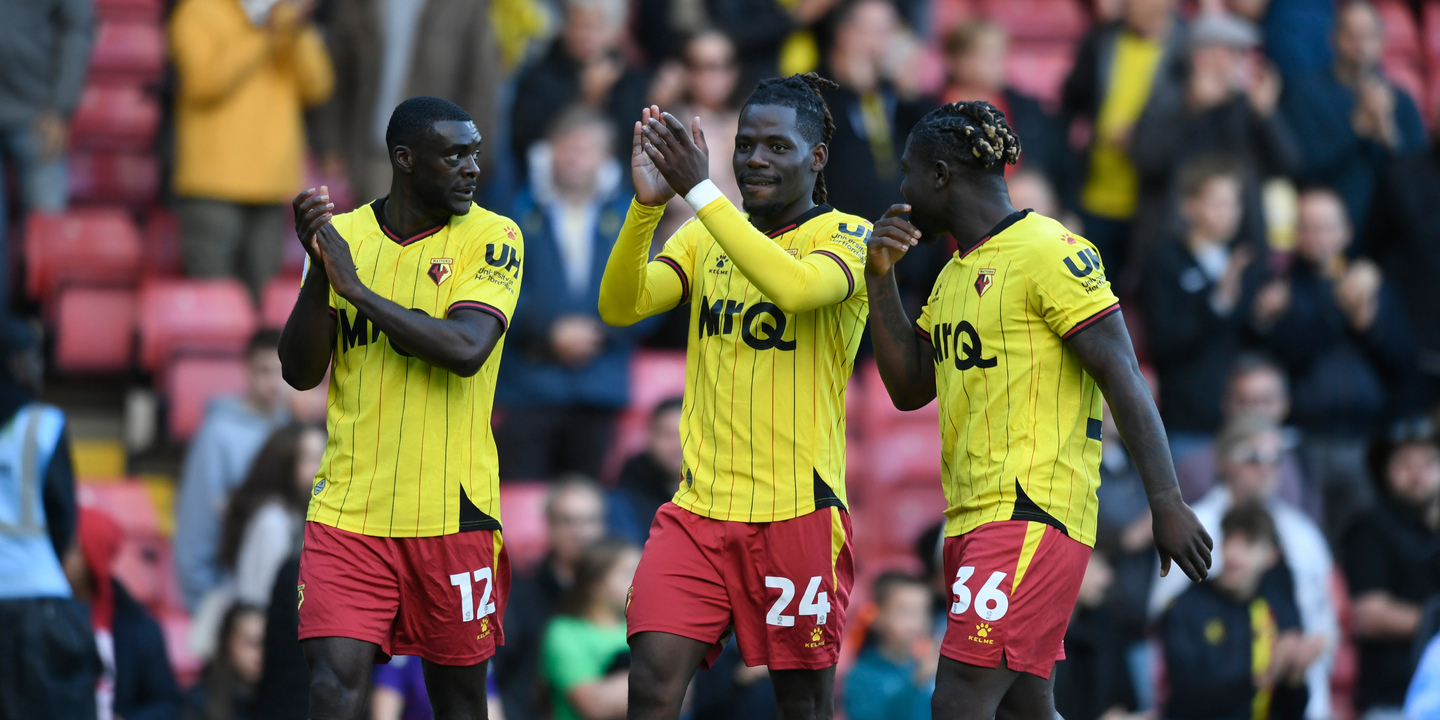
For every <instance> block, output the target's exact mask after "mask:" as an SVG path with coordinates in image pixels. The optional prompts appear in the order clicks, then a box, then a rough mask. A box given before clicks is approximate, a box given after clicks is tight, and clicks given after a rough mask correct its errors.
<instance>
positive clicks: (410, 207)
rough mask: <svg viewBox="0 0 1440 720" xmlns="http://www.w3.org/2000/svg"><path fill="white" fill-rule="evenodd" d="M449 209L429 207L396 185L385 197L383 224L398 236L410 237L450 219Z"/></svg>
mask: <svg viewBox="0 0 1440 720" xmlns="http://www.w3.org/2000/svg"><path fill="white" fill-rule="evenodd" d="M450 215H451V213H450V211H449V210H447V209H444V208H438V209H437V208H429V207H426V206H425V204H424V203H422V202H420V201H419V200H417V199H416V198H414V197H413V196H411V195H410V194H409V193H407V192H406V191H405V188H402V187H400V186H399V185H398V184H397V185H392V186H391V187H390V196H389V197H387V198H385V226H386V227H388V228H390V230H391V231H392V232H394V233H395V234H396V235H399V236H400V237H402V238H403V237H410V236H411V235H414V234H416V233H419V232H421V231H424V230H426V229H429V228H432V227H434V226H436V225H438V224H440V223H442V222H445V221H446V220H449V219H450Z"/></svg>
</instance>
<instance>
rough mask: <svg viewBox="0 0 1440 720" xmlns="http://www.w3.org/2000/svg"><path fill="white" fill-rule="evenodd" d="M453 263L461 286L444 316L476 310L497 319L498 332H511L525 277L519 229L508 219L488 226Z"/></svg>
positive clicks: (451, 297) (521, 239) (522, 239)
mask: <svg viewBox="0 0 1440 720" xmlns="http://www.w3.org/2000/svg"><path fill="white" fill-rule="evenodd" d="M456 264H457V267H456V268H455V275H456V277H455V280H458V281H459V282H460V284H459V285H458V286H456V288H455V289H454V290H452V291H451V293H450V306H449V307H448V308H447V309H446V311H445V314H446V316H449V314H450V313H453V312H455V311H456V310H479V311H480V312H483V313H486V314H488V315H492V316H494V317H495V319H496V320H499V321H500V330H501V332H504V331H506V330H508V329H510V318H511V317H512V316H514V314H515V302H516V300H517V299H519V297H520V281H521V278H522V277H523V276H524V274H525V241H524V238H522V237H521V235H520V228H518V227H516V225H515V224H514V223H512V222H510V221H508V220H502V221H501V222H496V223H491V224H490V225H489V226H488V227H485V228H483V229H481V230H480V231H479V234H478V237H475V238H472V239H471V240H470V242H469V243H467V246H466V251H465V252H464V253H462V254H461V256H460V258H459V259H458V260H457V263H456Z"/></svg>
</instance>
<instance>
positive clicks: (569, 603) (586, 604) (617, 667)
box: [540, 539, 640, 720]
mask: <svg viewBox="0 0 1440 720" xmlns="http://www.w3.org/2000/svg"><path fill="white" fill-rule="evenodd" d="M639 564H640V548H638V547H636V546H634V545H631V544H630V543H627V542H625V541H623V540H613V539H607V540H601V541H599V542H597V543H595V544H593V545H591V546H590V547H588V548H586V550H585V552H584V553H583V554H582V555H581V556H580V560H579V562H578V563H576V565H575V584H574V585H572V586H571V587H570V592H569V593H567V594H566V596H565V599H564V601H563V602H562V604H561V607H560V613H559V614H558V615H556V616H555V618H554V619H552V620H551V621H550V624H549V626H548V627H546V629H545V639H544V640H543V641H541V650H540V653H541V656H540V666H541V668H542V672H543V673H544V677H545V682H546V684H547V685H548V686H549V688H550V693H551V702H552V703H553V705H554V711H555V714H554V719H555V720H619V719H620V718H623V717H625V709H626V706H627V698H628V693H629V682H630V648H629V645H627V644H626V638H625V604H626V600H627V599H628V597H629V594H630V583H631V581H632V580H634V578H635V568H636V567H637V566H639Z"/></svg>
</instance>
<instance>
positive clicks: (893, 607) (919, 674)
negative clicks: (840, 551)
mask: <svg viewBox="0 0 1440 720" xmlns="http://www.w3.org/2000/svg"><path fill="white" fill-rule="evenodd" d="M874 596H875V605H876V607H877V613H876V615H875V621H874V622H873V623H872V624H871V625H870V632H869V635H868V636H867V637H866V639H865V644H864V647H863V648H862V649H861V650H860V657H859V658H857V659H856V660H855V666H854V667H853V668H851V669H850V675H849V676H848V677H846V678H845V686H846V688H848V691H847V692H846V693H845V714H846V715H847V716H849V717H850V720H920V719H921V718H928V717H930V695H931V694H932V693H933V692H935V668H936V664H937V663H938V662H939V659H940V647H939V646H938V645H937V644H936V643H935V642H934V640H933V639H932V638H931V637H930V587H929V586H928V585H926V583H925V581H924V580H922V579H920V578H917V577H911V576H909V575H905V574H902V573H894V572H891V573H885V574H884V575H881V576H880V577H879V579H877V580H876V581H875V592H874Z"/></svg>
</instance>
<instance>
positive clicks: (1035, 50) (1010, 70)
mask: <svg viewBox="0 0 1440 720" xmlns="http://www.w3.org/2000/svg"><path fill="white" fill-rule="evenodd" d="M1074 64H1075V51H1074V47H1073V46H1072V45H1068V44H1053V43H1052V44H1046V45H1044V46H1029V47H1017V48H1015V49H1013V50H1011V51H1010V56H1009V58H1008V60H1007V61H1006V65H1005V76H1006V79H1007V80H1008V81H1009V83H1010V85H1011V86H1012V87H1014V88H1015V89H1016V90H1019V91H1020V92H1022V93H1024V94H1026V95H1031V96H1033V97H1035V98H1038V99H1039V100H1041V101H1042V102H1045V103H1048V104H1051V105H1056V104H1058V103H1059V102H1060V93H1061V90H1062V88H1063V86H1064V85H1065V77H1066V76H1067V75H1069V74H1070V68H1071V67H1072V66H1073V65H1074Z"/></svg>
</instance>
